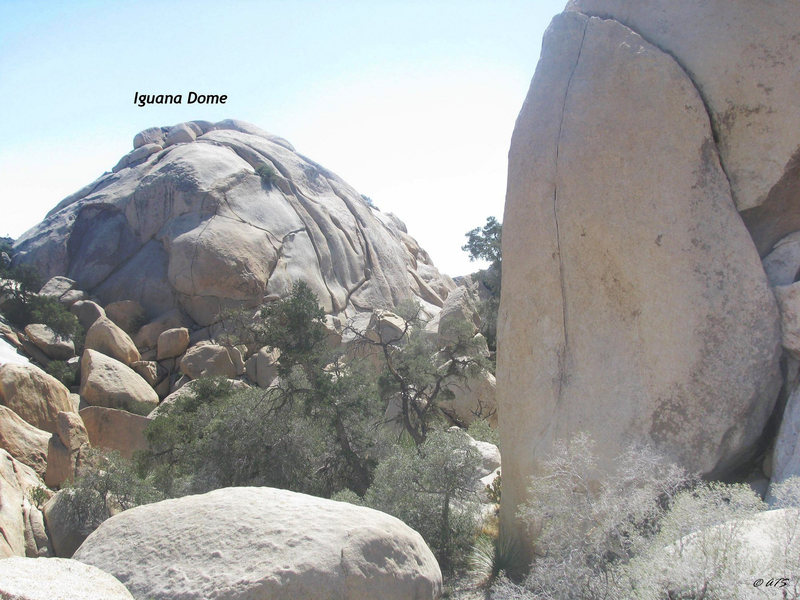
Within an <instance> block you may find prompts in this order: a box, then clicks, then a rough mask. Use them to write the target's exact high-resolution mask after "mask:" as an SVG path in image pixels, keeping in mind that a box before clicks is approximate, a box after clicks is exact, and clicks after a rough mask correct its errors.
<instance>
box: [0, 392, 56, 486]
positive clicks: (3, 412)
mask: <svg viewBox="0 0 800 600" xmlns="http://www.w3.org/2000/svg"><path fill="white" fill-rule="evenodd" d="M49 441H50V434H49V433H47V432H46V431H42V430H41V429H37V428H36V427H34V426H33V425H31V424H30V423H28V422H27V421H25V420H24V419H22V418H21V417H20V416H19V415H17V413H15V412H14V411H13V410H11V409H10V408H8V407H6V406H0V448H2V449H3V450H5V451H7V452H8V453H9V454H10V455H11V456H13V457H14V458H16V459H17V460H18V461H20V462H21V463H22V464H25V465H28V466H29V467H32V468H33V469H34V470H35V471H36V473H37V474H38V475H39V477H44V474H45V471H46V470H47V444H48V443H49Z"/></svg>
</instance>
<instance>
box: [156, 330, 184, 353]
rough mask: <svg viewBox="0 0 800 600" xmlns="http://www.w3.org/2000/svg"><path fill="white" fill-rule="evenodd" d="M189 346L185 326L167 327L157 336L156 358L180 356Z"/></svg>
mask: <svg viewBox="0 0 800 600" xmlns="http://www.w3.org/2000/svg"><path fill="white" fill-rule="evenodd" d="M188 347H189V330H188V329H186V327H176V328H174V329H167V330H166V331H164V332H163V333H162V334H161V335H159V336H158V342H157V348H158V354H157V359H158V360H164V359H166V358H175V357H176V356H180V355H181V354H183V353H184V352H186V349H187V348H188Z"/></svg>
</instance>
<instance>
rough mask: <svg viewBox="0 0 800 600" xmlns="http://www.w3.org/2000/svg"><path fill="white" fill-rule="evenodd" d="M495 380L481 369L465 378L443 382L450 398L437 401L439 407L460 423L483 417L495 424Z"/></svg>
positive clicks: (466, 423)
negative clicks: (450, 395)
mask: <svg viewBox="0 0 800 600" xmlns="http://www.w3.org/2000/svg"><path fill="white" fill-rule="evenodd" d="M496 388H497V381H496V379H495V376H494V375H492V374H491V373H490V372H489V371H487V370H483V371H481V372H480V373H477V374H475V375H473V376H470V377H466V378H460V377H459V378H454V379H452V380H449V381H446V382H445V389H446V390H448V391H449V392H451V393H452V397H451V398H446V399H443V400H441V401H440V402H439V406H440V408H441V409H442V410H443V411H444V412H445V413H446V414H448V415H450V416H451V417H452V418H453V420H454V421H456V422H457V423H459V424H460V425H467V426H468V425H470V424H471V423H472V422H473V421H475V420H476V419H485V420H486V421H487V422H488V423H489V424H490V425H491V426H492V427H496V426H497V398H496V396H497V389H496Z"/></svg>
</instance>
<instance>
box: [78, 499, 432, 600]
mask: <svg viewBox="0 0 800 600" xmlns="http://www.w3.org/2000/svg"><path fill="white" fill-rule="evenodd" d="M74 558H75V559H76V560H80V561H81V562H84V563H87V564H90V565H94V566H96V567H98V568H100V569H103V570H105V571H107V572H109V573H111V574H113V575H114V576H116V577H117V578H118V579H119V580H120V581H121V582H123V583H124V584H125V585H126V587H127V588H128V589H129V590H130V591H131V592H132V593H133V594H134V595H135V596H136V597H137V598H177V597H180V598H183V599H184V600H190V599H197V600H200V599H203V598H214V597H222V595H221V593H220V590H225V593H224V597H225V598H226V599H227V600H236V599H245V598H247V599H248V600H262V599H263V600H267V599H269V600H283V599H285V600H289V599H291V600H317V599H320V598H329V599H331V600H333V599H348V600H349V599H353V600H355V599H359V600H362V599H363V600H367V599H372V598H381V599H383V600H393V599H397V600H400V599H402V600H406V599H408V598H416V599H419V600H422V599H425V598H430V599H433V598H437V597H438V596H439V594H440V592H441V585H442V580H441V573H440V571H439V567H438V565H437V564H436V561H435V559H434V558H433V555H432V554H431V553H430V550H429V549H428V547H427V546H426V545H425V542H423V540H422V537H420V535H419V534H418V533H416V532H415V531H413V530H412V529H410V528H409V527H408V526H406V525H405V524H403V523H402V522H401V521H399V520H397V519H395V518H394V517H390V516H389V515H386V514H384V513H381V512H378V511H375V510H371V509H367V508H363V507H358V506H354V505H351V504H347V503H342V502H334V501H331V500H324V499H322V498H315V497H312V496H306V495H304V494H297V493H294V492H289V491H286V490H277V489H271V488H226V489H221V490H217V491H214V492H210V493H208V494H203V495H200V496H187V497H184V498H179V499H177V500H167V501H164V502H158V503H156V504H150V505H146V506H140V507H138V508H134V509H132V510H128V511H125V512H123V513H120V514H118V515H116V516H114V517H112V518H111V519H109V520H107V521H106V522H104V523H103V524H102V525H101V526H100V527H99V528H98V529H97V530H96V531H95V532H94V533H92V534H91V535H90V536H89V537H88V538H87V539H86V541H85V542H84V543H83V544H82V545H81V547H80V548H79V549H78V551H77V552H76V553H75V555H74Z"/></svg>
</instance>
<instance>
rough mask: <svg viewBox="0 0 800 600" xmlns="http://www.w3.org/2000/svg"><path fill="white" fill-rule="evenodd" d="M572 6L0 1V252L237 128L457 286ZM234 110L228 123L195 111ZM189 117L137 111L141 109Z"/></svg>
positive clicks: (500, 193) (494, 211) (514, 1)
mask: <svg viewBox="0 0 800 600" xmlns="http://www.w3.org/2000/svg"><path fill="white" fill-rule="evenodd" d="M565 3H566V0H527V1H522V0H497V1H489V0H486V1H481V2H478V1H474V0H442V1H437V0H428V1H427V2H421V1H417V0H396V1H395V0H392V1H387V0H371V1H367V0H339V1H334V0H328V1H311V0H285V1H278V0H269V1H260V2H257V1H242V0H240V1H236V0H233V1H228V2H219V1H213V2H204V1H196V2H177V1H169V0H160V1H158V2H155V1H149V0H139V1H135V2H132V1H111V0H106V1H78V0H74V1H70V2H63V1H58V2H56V1H36V2H31V1H30V0H19V1H17V0H0V206H1V207H2V213H0V214H2V217H1V218H0V235H11V236H12V237H18V236H19V235H20V234H21V233H23V232H24V231H25V230H27V229H29V228H30V227H32V226H33V225H35V224H36V223H37V222H38V221H40V220H41V219H42V218H43V217H44V215H45V213H46V212H47V211H48V210H49V209H50V208H52V207H53V206H55V204H56V203H57V202H58V201H59V200H61V199H62V198H63V197H65V196H67V195H69V194H71V193H72V192H74V191H76V190H78V189H79V188H81V187H82V186H84V185H85V184H87V183H90V182H91V181H93V180H94V179H96V178H97V177H98V176H99V175H101V174H102V173H103V172H104V171H108V170H110V169H111V167H112V166H113V165H114V164H116V162H117V160H119V158H120V157H121V156H122V155H123V154H125V153H126V152H128V151H129V150H130V149H131V148H132V145H131V144H132V140H133V136H134V135H135V134H136V133H137V132H138V131H140V130H142V129H145V128H147V127H151V126H157V125H173V124H176V123H179V122H182V121H187V120H192V119H205V120H209V121H218V120H221V119H225V118H236V119H242V120H244V121H249V122H251V123H254V124H255V125H258V126H259V127H261V128H262V129H265V130H267V131H270V132H272V133H274V134H276V135H280V136H282V137H284V138H286V139H288V140H289V141H290V142H292V144H293V145H294V146H295V147H296V148H297V150H298V151H299V152H301V153H302V154H305V155H306V156H308V157H310V158H312V159H313V160H315V161H317V162H319V163H320V164H322V165H324V166H325V167H327V168H329V169H331V170H332V171H334V172H335V173H337V174H338V175H340V176H341V177H342V178H343V179H345V180H346V181H347V182H348V183H350V184H351V185H352V186H353V187H355V188H356V189H357V190H358V191H359V192H361V193H362V194H366V195H367V196H370V197H371V198H372V199H373V201H374V202H375V204H377V205H378V206H379V207H380V208H381V209H382V210H384V211H386V212H394V213H395V214H397V215H398V216H399V217H400V218H401V219H402V220H404V221H405V222H406V224H407V225H408V229H409V233H410V234H411V235H413V236H414V237H416V238H417V240H418V241H419V242H420V244H421V245H422V246H423V247H424V248H425V249H426V250H428V252H429V253H430V254H431V256H432V257H433V260H434V262H435V263H436V265H437V266H438V267H439V268H440V269H441V270H443V271H444V272H446V273H449V274H450V275H460V274H464V273H467V272H470V271H472V270H474V268H475V265H474V264H470V263H469V261H468V258H467V256H466V254H465V253H464V252H462V251H461V249H460V248H461V246H462V245H463V244H464V241H465V238H464V234H465V232H467V231H468V230H469V229H472V228H473V227H477V226H479V225H482V224H483V223H484V222H485V219H486V217H487V216H489V215H494V216H496V217H498V218H502V214H503V201H504V195H505V184H506V166H507V154H508V146H509V141H510V138H511V132H512V130H513V127H514V121H515V120H516V117H517V113H518V112H519V110H520V108H521V106H522V102H523V100H524V98H525V94H526V92H527V89H528V86H529V84H530V80H531V78H532V76H533V72H534V69H535V67H536V63H537V61H538V57H539V50H540V46H541V39H542V34H543V33H544V30H545V29H546V27H547V25H548V24H549V22H550V20H551V18H552V17H553V16H554V15H555V14H556V13H558V12H560V11H561V10H562V9H563V7H564V5H565ZM190 90H194V91H196V92H199V93H213V94H227V96H228V101H227V103H226V104H225V105H223V106H216V107H208V106H198V105H187V104H186V94H187V93H188V92H189V91H190ZM137 91H138V92H142V93H149V94H152V93H182V94H184V104H182V105H175V106H152V105H151V106H146V107H144V108H141V107H138V106H135V105H134V103H133V97H134V93H135V92H137Z"/></svg>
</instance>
